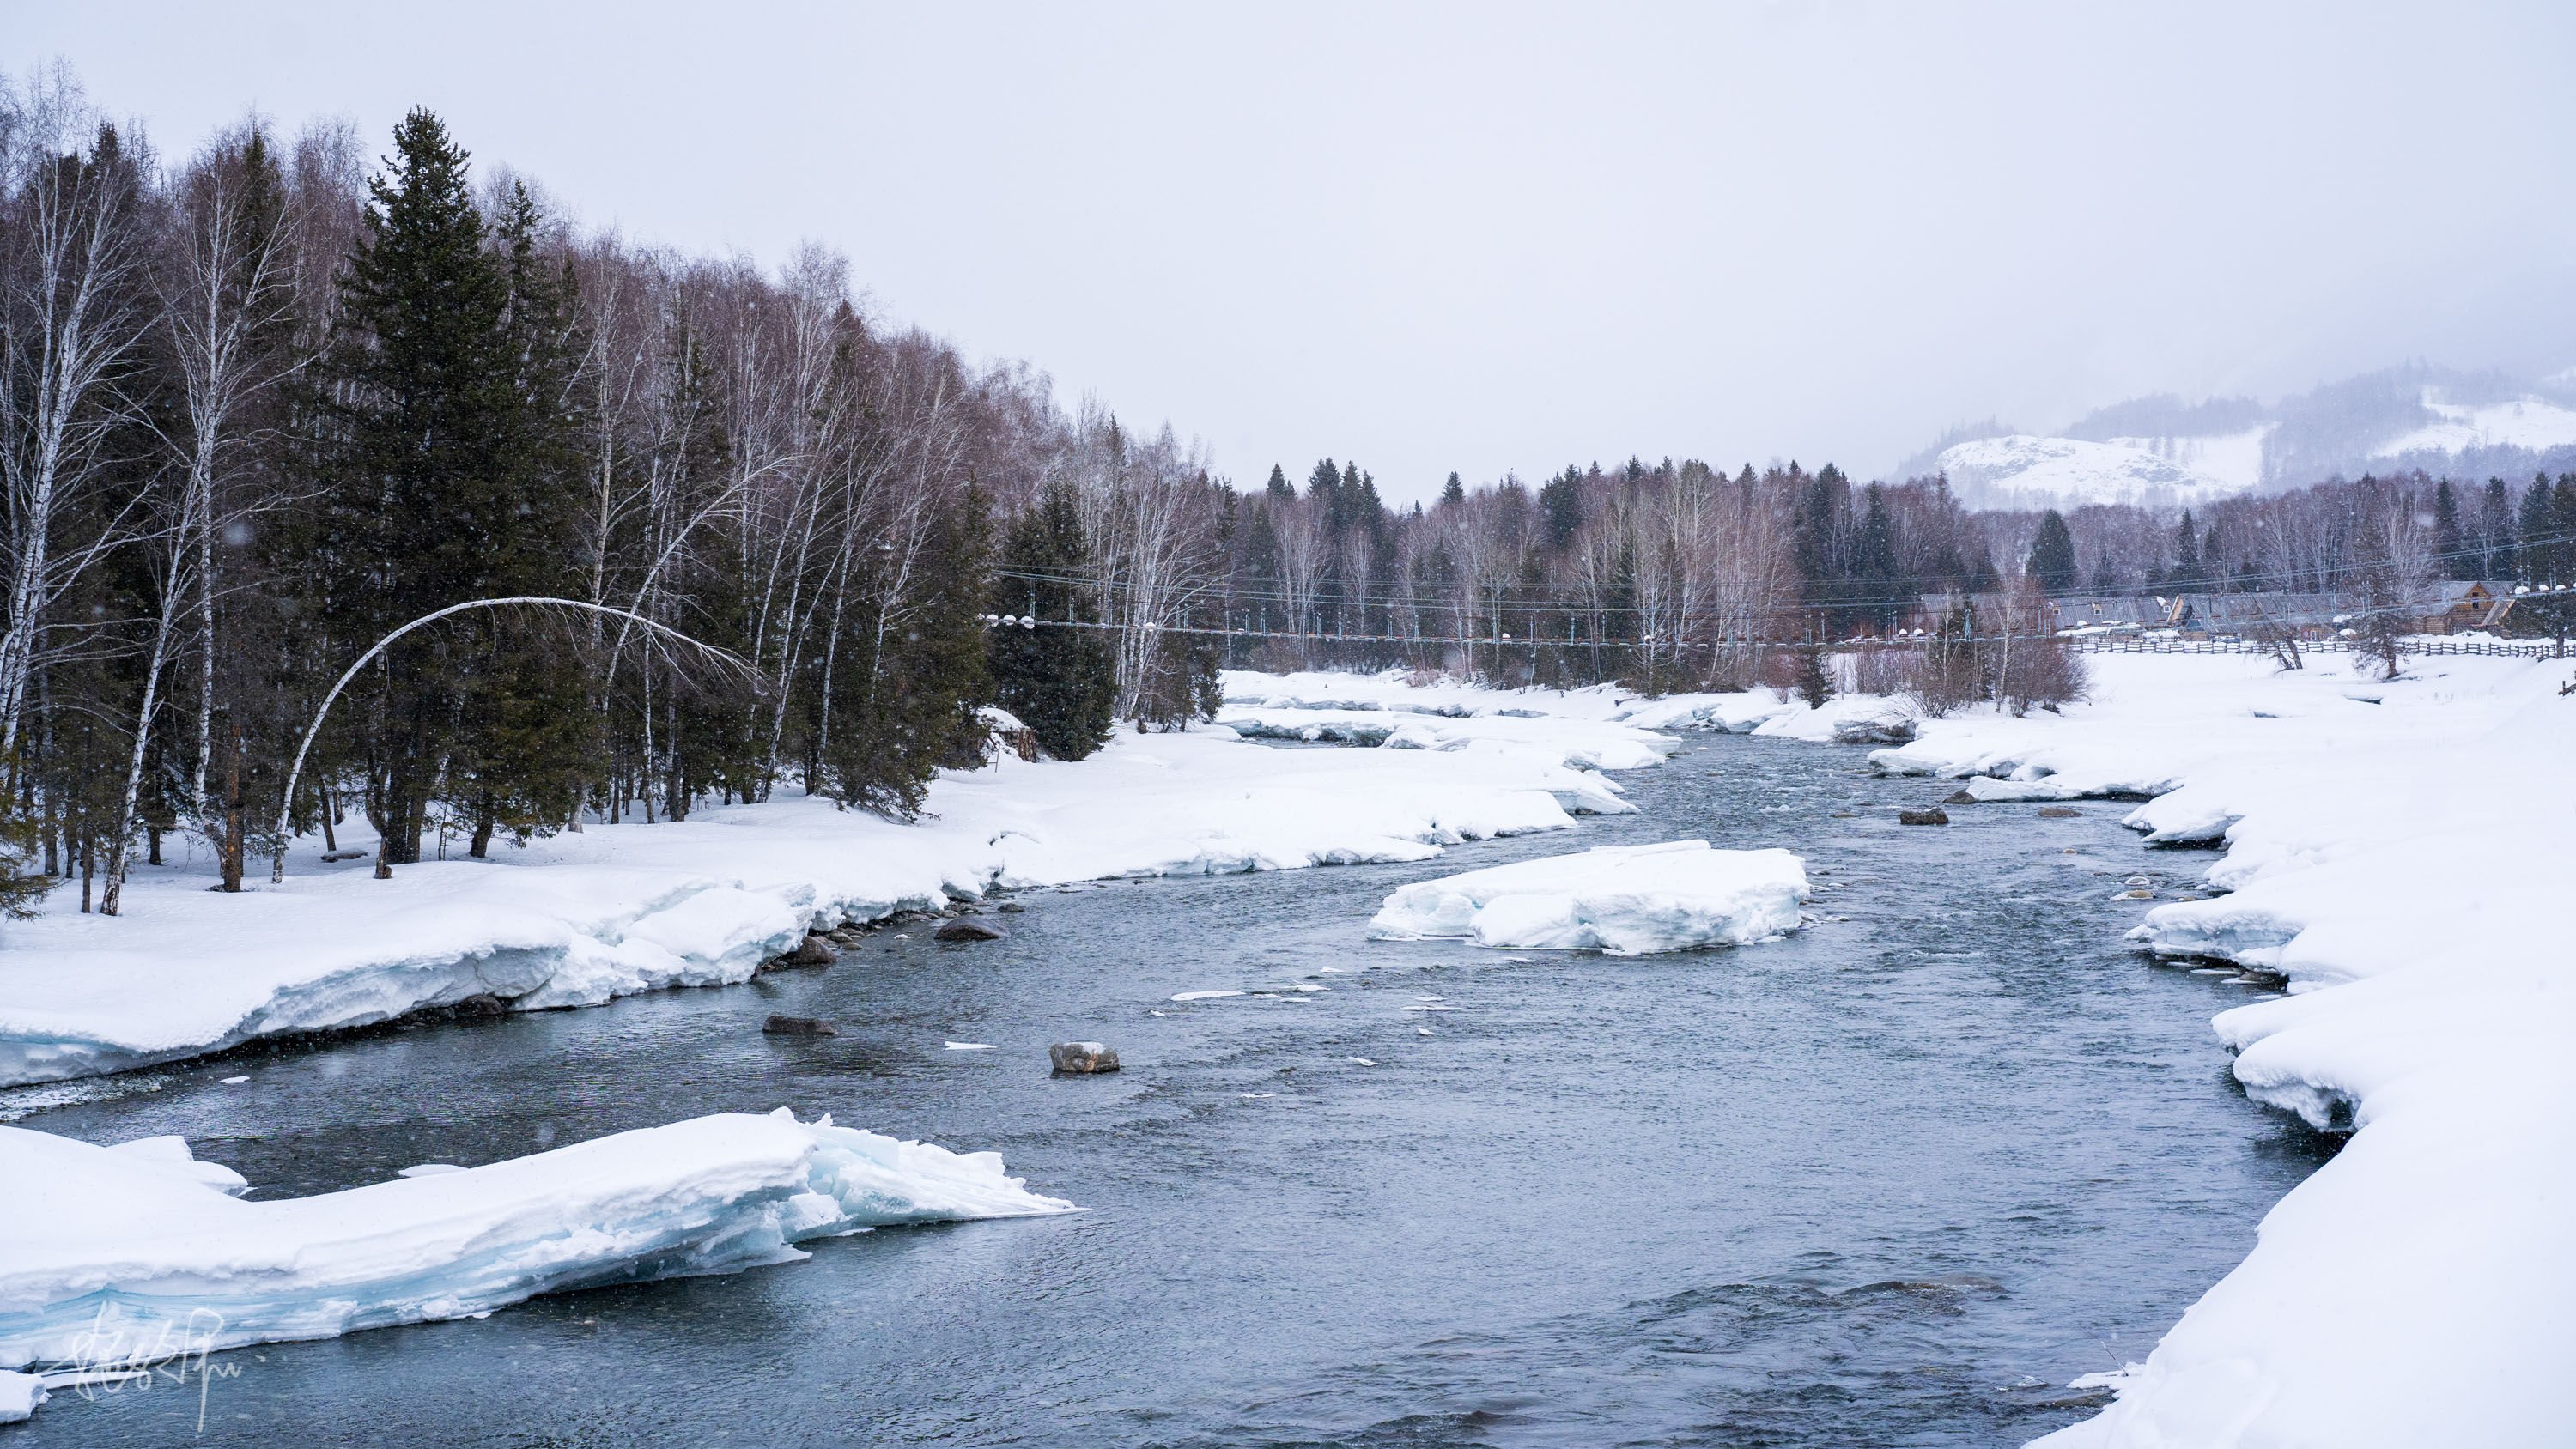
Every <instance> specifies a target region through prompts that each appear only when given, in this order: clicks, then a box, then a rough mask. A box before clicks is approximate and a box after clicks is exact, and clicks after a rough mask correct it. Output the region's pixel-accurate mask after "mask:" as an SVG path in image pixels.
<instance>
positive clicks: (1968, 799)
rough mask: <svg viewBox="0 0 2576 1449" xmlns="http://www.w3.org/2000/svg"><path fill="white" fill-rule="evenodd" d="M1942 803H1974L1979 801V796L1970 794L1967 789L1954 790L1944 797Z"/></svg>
mask: <svg viewBox="0 0 2576 1449" xmlns="http://www.w3.org/2000/svg"><path fill="white" fill-rule="evenodd" d="M1941 803H1942V804H1944V805H1974V804H1976V803H1977V797H1976V796H1974V795H1971V794H1969V793H1968V792H1967V791H1965V790H1953V791H1951V792H1950V793H1949V794H1948V795H1947V796H1944V797H1943V798H1942V801H1941Z"/></svg>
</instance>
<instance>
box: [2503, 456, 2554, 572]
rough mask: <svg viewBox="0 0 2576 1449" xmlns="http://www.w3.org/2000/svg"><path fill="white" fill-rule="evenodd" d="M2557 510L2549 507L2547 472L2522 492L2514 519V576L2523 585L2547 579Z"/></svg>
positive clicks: (2537, 477) (2551, 556)
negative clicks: (2520, 504)
mask: <svg viewBox="0 0 2576 1449" xmlns="http://www.w3.org/2000/svg"><path fill="white" fill-rule="evenodd" d="M2556 513H2557V510H2556V509H2555V508H2553V507H2551V506H2550V497H2549V475H2548V474H2546V473H2542V474H2539V475H2537V476H2535V477H2534V478H2533V479H2532V480H2531V486H2530V487H2528V488H2526V489H2524V490H2523V491H2522V507H2521V508H2520V510H2518V516H2517V517H2516V518H2515V520H2514V539H2513V576H2514V577H2515V578H2516V579H2518V580H2520V581H2521V582H2523V583H2526V584H2542V583H2548V582H2550V580H2549V578H2548V574H2549V566H2550V564H2551V563H2553V562H2554V561H2555V560H2554V558H2553V555H2552V552H2551V550H2552V546H2553V544H2554V540H2553V538H2552V537H2551V535H2552V534H2554V533H2555V532H2556V524H2557V518H2556Z"/></svg>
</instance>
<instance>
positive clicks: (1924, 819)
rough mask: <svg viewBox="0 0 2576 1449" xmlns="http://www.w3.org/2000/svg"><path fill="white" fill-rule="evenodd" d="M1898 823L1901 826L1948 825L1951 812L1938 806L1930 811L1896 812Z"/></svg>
mask: <svg viewBox="0 0 2576 1449" xmlns="http://www.w3.org/2000/svg"><path fill="white" fill-rule="evenodd" d="M1896 822H1897V823H1898V824H1899V825H1947V824H1949V823H1950V812H1949V811H1947V810H1944V809H1942V808H1941V807H1940V806H1938V805H1935V806H1933V807H1932V808H1931V809H1929V810H1900V811H1898V812H1896Z"/></svg>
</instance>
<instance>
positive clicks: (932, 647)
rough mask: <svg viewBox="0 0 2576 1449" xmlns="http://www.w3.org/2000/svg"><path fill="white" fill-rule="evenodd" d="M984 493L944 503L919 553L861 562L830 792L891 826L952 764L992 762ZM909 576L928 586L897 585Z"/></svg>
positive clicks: (842, 648) (828, 772)
mask: <svg viewBox="0 0 2576 1449" xmlns="http://www.w3.org/2000/svg"><path fill="white" fill-rule="evenodd" d="M989 531H990V524H989V521H988V520H987V518H986V516H985V509H984V497H983V493H982V490H980V489H978V488H976V487H974V486H973V485H971V484H970V485H969V486H968V487H967V488H965V489H964V490H963V492H962V494H961V495H960V496H957V497H954V498H951V499H947V500H944V501H943V503H942V505H941V506H940V508H939V510H938V512H937V513H935V514H934V515H933V516H932V517H931V519H930V521H929V526H928V527H927V528H926V529H925V530H924V533H923V536H922V538H921V540H920V542H919V544H918V545H917V548H918V555H917V556H916V557H915V558H914V559H912V560H911V561H910V562H909V565H908V566H907V564H906V562H905V561H904V560H903V559H902V558H901V557H900V556H899V555H897V554H895V553H894V552H892V551H890V550H877V549H868V550H865V551H864V553H863V556H862V557H861V558H859V559H857V560H855V561H853V563H852V564H851V565H850V567H851V569H852V571H853V573H855V574H857V575H858V576H859V577H858V578H857V580H856V583H855V585H854V587H853V590H852V592H853V595H854V598H855V600H856V603H855V604H854V606H853V607H851V608H849V609H847V610H846V611H845V612H844V613H843V615H842V619H841V634H840V638H839V640H838V641H837V645H836V650H835V652H836V656H837V667H836V668H835V670H834V672H833V677H832V697H831V698H829V699H826V700H825V701H824V702H823V707H824V708H825V709H827V710H829V711H830V712H831V726H832V728H831V738H830V740H829V742H828V743H818V744H817V745H816V747H815V749H814V761H815V766H814V768H815V771H816V774H817V775H818V776H819V779H817V780H815V781H814V782H813V783H816V784H819V785H820V786H821V788H822V791H823V793H825V794H828V795H830V796H831V797H832V798H833V799H835V800H837V801H839V802H840V803H841V804H842V805H843V806H845V807H850V808H856V809H861V810H868V811H872V812H874V813H876V814H879V815H883V816H886V817H888V818H889V819H895V820H910V819H913V818H915V817H916V816H918V815H919V814H920V813H921V806H922V801H923V798H924V797H925V795H926V794H927V792H928V790H929V788H930V780H931V776H932V775H933V773H934V772H936V771H937V770H939V769H940V768H942V767H943V766H944V767H949V768H964V767H970V766H973V765H977V764H981V763H982V762H983V751H984V745H985V742H986V741H987V739H988V738H989V736H988V735H987V733H986V732H985V730H984V727H983V722H982V721H981V720H980V719H978V718H977V717H976V714H975V704H976V701H978V700H982V699H988V698H990V697H991V690H992V679H991V675H990V674H989V673H988V672H987V669H988V666H987V661H986V650H987V649H988V647H989V634H988V631H987V630H986V628H985V625H984V623H983V618H982V615H983V612H984V599H985V590H986V588H987V586H988V585H987V574H986V570H987V569H989V568H990V567H991V564H992V560H991V557H990V549H989V539H988V534H989ZM897 570H902V571H903V573H904V574H905V575H906V576H907V577H910V578H912V579H914V580H916V582H915V583H914V585H913V587H912V588H911V589H910V590H908V591H907V590H904V589H898V588H895V587H893V586H892V585H893V575H894V574H895V573H896V571H897Z"/></svg>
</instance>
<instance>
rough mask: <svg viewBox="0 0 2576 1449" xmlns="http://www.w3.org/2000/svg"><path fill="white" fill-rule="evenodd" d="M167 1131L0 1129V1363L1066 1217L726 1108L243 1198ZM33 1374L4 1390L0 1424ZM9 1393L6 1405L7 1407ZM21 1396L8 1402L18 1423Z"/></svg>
mask: <svg viewBox="0 0 2576 1449" xmlns="http://www.w3.org/2000/svg"><path fill="white" fill-rule="evenodd" d="M240 1181H241V1179H240V1178H239V1177H238V1176H237V1175H235V1174H233V1173H231V1172H230V1171H229V1170H228V1169H225V1168H222V1167H220V1166H217V1165H215V1164H212V1163H200V1162H196V1161H194V1160H193V1159H192V1158H191V1156H190V1154H189V1153H188V1150H187V1148H186V1146H185V1144H184V1143H180V1142H179V1141H178V1139H176V1138H158V1139H152V1140H150V1141H149V1142H148V1143H129V1144H126V1145H125V1146H123V1147H118V1148H108V1147H98V1146H94V1145H92V1144H89V1143H86V1142H79V1141H75V1140H73V1139H71V1138H67V1137H59V1136H55V1135H53V1134H51V1133H45V1132H34V1131H29V1130H26V1129H24V1128H17V1127H0V1182H6V1183H7V1184H8V1185H9V1190H8V1191H7V1192H6V1193H5V1194H0V1366H8V1367H11V1368H26V1367H28V1366H30V1365H34V1366H38V1367H40V1368H41V1367H43V1366H47V1365H62V1364H67V1363H68V1364H78V1363H82V1362H87V1361H95V1360H96V1359H97V1358H98V1357H99V1353H98V1349H99V1344H100V1342H101V1338H100V1336H101V1335H102V1334H106V1335H110V1336H111V1337H112V1338H114V1339H115V1340H116V1341H120V1342H152V1341H155V1340H156V1339H163V1338H168V1337H170V1336H172V1335H173V1334H175V1335H176V1337H177V1338H179V1339H182V1340H184V1341H185V1342H187V1343H188V1344H189V1345H190V1346H191V1348H193V1349H195V1350H198V1351H211V1350H219V1349H225V1348H233V1347H238V1346H241V1345H244V1344H253V1343H267V1342H275V1341H280V1340H287V1339H309V1338H328V1337H333V1336H336V1335H338V1334H343V1333H349V1332H353V1331H356V1330H359V1329H365V1328H376V1327H381V1326H384V1325H388V1324H397V1323H417V1322H423V1321H427V1320H436V1319H450V1318H461V1317H467V1316H471V1315H475V1314H481V1313H487V1312H490V1311H491V1310H493V1309H495V1308H498V1307H502V1306H504V1305H507V1304H511V1303H516V1302H519V1301H520V1300H522V1299H525V1298H528V1297H531V1296H533V1295H536V1294H539V1293H546V1292H552V1291H556V1290H560V1289H567V1288H575V1287H582V1286H588V1285H595V1284H601V1283H617V1282H634V1281H639V1280H643V1279H649V1278H660V1277H673V1276H681V1275H688V1274H701V1273H724V1272H732V1271H737V1270H740V1269H744V1268H751V1267H757V1266H760V1265H763V1264H770V1263H784V1262H791V1261H794V1260H796V1259H798V1258H802V1257H805V1256H806V1254H805V1253H803V1252H802V1251H800V1250H799V1249H798V1248H796V1247H795V1246H794V1245H795V1244H797V1243H800V1242H805V1241H809V1240H811V1239H814V1238H818V1237H826V1236H832V1235H836V1234H843V1233H852V1232H859V1231H863V1230H865V1229H868V1228H871V1227H880V1226H887V1225H892V1224H898V1223H926V1222H946V1221H956V1220H961V1219H968V1218H993V1217H1020V1216H1031V1215H1037V1214H1048V1213H1061V1212H1070V1211H1072V1210H1073V1205H1072V1204H1071V1203H1067V1202H1062V1201H1059V1200H1057V1199H1055V1198H1050V1197H1043V1196H1040V1195H1039V1194H1036V1193H1033V1192H1030V1191H1028V1190H1027V1189H1026V1188H1025V1187H1024V1186H1022V1184H1021V1181H1020V1180H1019V1179H1017V1178H1012V1177H1007V1176H1005V1175H1004V1174H1003V1170H1002V1160H1001V1158H1000V1157H999V1156H998V1155H997V1154H994V1153H990V1152H978V1153H966V1154H960V1153H954V1152H950V1151H947V1150H946V1149H944V1148H939V1147H933V1146H928V1145H925V1144H922V1143H917V1142H901V1141H897V1140H895V1139H894V1138H891V1137H883V1136H879V1135H877V1134H875V1133H872V1132H861V1131H855V1130H853V1129H850V1128H846V1127H836V1126H833V1125H832V1122H831V1119H830V1118H829V1117H828V1116H826V1117H824V1118H821V1119H820V1120H818V1121H814V1122H799V1121H797V1120H796V1119H795V1118H794V1116H793V1115H791V1114H790V1113H789V1112H787V1111H786V1110H785V1109H783V1108H782V1109H780V1110H779V1111H777V1112H775V1113H772V1114H770V1115H768V1116H765V1117H763V1116H753V1115H748V1114H742V1113H723V1114H719V1115H716V1116H710V1117H699V1118H694V1119H692V1120H690V1121H686V1122H678V1123H673V1124H671V1125H669V1126H665V1127H652V1128H645V1129H642V1130H638V1131H633V1132H620V1133H617V1134H615V1135H613V1136H609V1137H602V1138H598V1139H595V1140H593V1141H589V1142H583V1143H579V1144H576V1145H574V1146H570V1147H562V1148H557V1149H555V1150H553V1151H551V1152H542V1153H538V1154H536V1155H534V1156H530V1157H521V1158H515V1159H512V1160H510V1161H506V1162H496V1163H493V1164H490V1165H489V1166H484V1167H476V1168H470V1169H465V1170H462V1171H450V1172H437V1173H428V1174H424V1175H407V1176H405V1177H402V1178H399V1179H397V1180H395V1181H392V1182H384V1183H377V1184H374V1185H372V1186H368V1187H359V1188H352V1189H349V1190H347V1191H345V1192H335V1193H326V1194H323V1195H321V1196H318V1197H307V1198H293V1199H284V1200H280V1201H275V1202H262V1201H255V1200H254V1201H244V1200H242V1199H240V1198H237V1197H234V1196H231V1195H229V1194H228V1193H227V1192H226V1191H225V1187H226V1185H227V1182H229V1183H231V1184H238V1183H239V1182H240ZM24 1391H25V1382H24V1379H23V1378H21V1379H0V1410H6V1409H8V1408H10V1407H11V1406H13V1405H20V1401H21V1398H22V1397H23V1395H24ZM13 1395H16V1396H20V1397H11V1396H13ZM24 1407H32V1405H21V1410H22V1411H21V1413H20V1417H23V1408H24Z"/></svg>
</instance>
